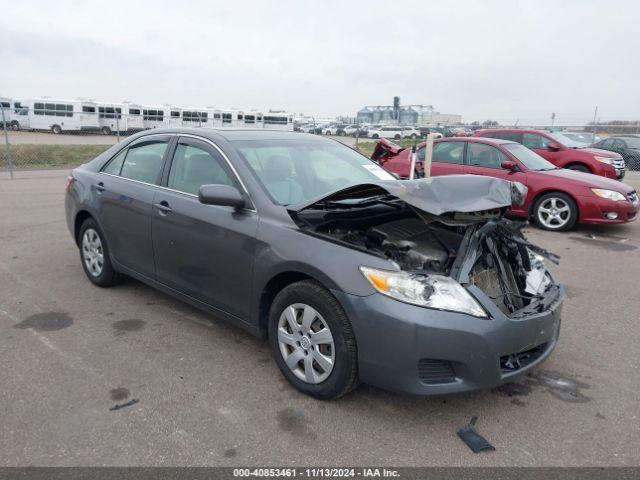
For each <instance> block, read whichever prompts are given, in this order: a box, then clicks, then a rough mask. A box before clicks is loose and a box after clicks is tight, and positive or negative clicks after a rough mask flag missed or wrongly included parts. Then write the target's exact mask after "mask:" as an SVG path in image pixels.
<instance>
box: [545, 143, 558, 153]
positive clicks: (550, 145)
mask: <svg viewBox="0 0 640 480" xmlns="http://www.w3.org/2000/svg"><path fill="white" fill-rule="evenodd" d="M547 150H551V151H552V152H557V151H558V150H560V145H558V144H557V143H555V142H551V143H548V144H547Z"/></svg>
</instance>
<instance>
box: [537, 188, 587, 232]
mask: <svg viewBox="0 0 640 480" xmlns="http://www.w3.org/2000/svg"><path fill="white" fill-rule="evenodd" d="M533 216H534V220H535V222H536V224H537V225H538V226H539V227H540V228H542V229H544V230H552V231H564V230H570V229H571V228H573V226H574V225H575V224H576V222H577V221H578V206H577V205H576V202H574V201H573V199H572V198H571V197H569V196H568V195H566V194H564V193H560V192H552V193H547V194H545V195H542V196H541V197H540V198H539V199H538V200H537V201H536V203H535V205H534V207H533Z"/></svg>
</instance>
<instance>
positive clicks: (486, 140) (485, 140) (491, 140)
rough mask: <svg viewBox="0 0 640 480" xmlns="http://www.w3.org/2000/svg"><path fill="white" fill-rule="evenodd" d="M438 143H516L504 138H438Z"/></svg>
mask: <svg viewBox="0 0 640 480" xmlns="http://www.w3.org/2000/svg"><path fill="white" fill-rule="evenodd" d="M435 141H436V142H438V143H441V142H450V141H454V142H475V143H488V144H492V145H504V144H508V143H516V144H518V142H514V141H513V140H504V139H502V138H492V137H446V138H438V139H436V140H435Z"/></svg>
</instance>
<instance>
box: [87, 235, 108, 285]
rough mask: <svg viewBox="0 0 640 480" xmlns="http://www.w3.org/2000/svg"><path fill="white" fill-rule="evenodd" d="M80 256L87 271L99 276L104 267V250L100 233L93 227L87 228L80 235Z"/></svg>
mask: <svg viewBox="0 0 640 480" xmlns="http://www.w3.org/2000/svg"><path fill="white" fill-rule="evenodd" d="M82 258H83V260H84V264H85V266H86V267H87V270H88V271H89V273H90V274H91V275H92V276H94V277H99V276H100V274H101V273H102V268H103V267H104V250H103V248H102V241H101V240H100V235H98V232H96V231H95V230H94V229H93V228H87V229H86V230H85V231H84V235H83V236H82Z"/></svg>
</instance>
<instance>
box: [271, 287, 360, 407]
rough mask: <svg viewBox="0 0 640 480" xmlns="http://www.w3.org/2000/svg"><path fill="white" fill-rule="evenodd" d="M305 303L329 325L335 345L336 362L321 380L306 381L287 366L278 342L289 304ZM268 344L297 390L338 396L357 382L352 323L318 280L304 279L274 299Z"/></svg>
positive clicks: (326, 398) (347, 391)
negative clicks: (280, 323) (318, 381)
mask: <svg viewBox="0 0 640 480" xmlns="http://www.w3.org/2000/svg"><path fill="white" fill-rule="evenodd" d="M296 303H303V304H306V305H309V306H311V307H313V308H314V309H315V310H316V311H317V312H318V313H319V314H320V315H322V317H323V319H324V321H325V323H326V324H327V326H328V328H329V330H330V331H331V335H332V336H333V342H334V343H333V344H334V348H335V361H334V365H333V369H332V370H331V373H330V374H329V376H328V377H327V378H326V379H325V380H324V381H322V382H321V383H317V384H312V383H307V382H305V381H303V380H301V379H300V378H298V377H297V376H296V375H295V374H294V373H293V372H292V371H291V370H290V369H289V367H288V366H287V364H286V362H285V360H284V358H283V356H282V354H281V352H280V347H279V344H278V333H277V331H278V321H279V319H280V316H281V315H282V313H283V312H284V310H285V309H286V308H287V307H289V306H290V305H293V304H296ZM269 343H270V344H271V348H272V351H273V355H274V356H275V359H276V363H277V364H278V367H279V368H280V371H281V372H282V374H283V375H284V377H285V378H286V379H287V380H288V381H289V383H291V384H292V385H293V386H294V387H295V388H296V389H298V390H299V391H301V392H302V393H305V394H307V395H310V396H312V397H315V398H318V399H322V400H329V399H335V398H339V397H341V396H343V395H345V394H347V393H349V392H350V391H351V390H353V389H354V388H355V387H356V386H357V385H358V355H357V347H356V339H355V335H354V333H353V327H352V326H351V322H350V321H349V319H348V318H347V315H346V313H345V312H344V310H343V309H342V307H341V306H340V304H339V303H338V301H337V300H336V298H335V297H334V296H333V295H331V293H330V292H329V291H328V290H326V289H325V288H324V287H322V286H321V285H319V284H318V283H317V282H315V281H312V280H304V281H300V282H296V283H293V284H291V285H289V286H287V287H285V288H284V289H283V290H282V291H281V292H280V293H278V295H277V296H276V298H275V299H274V301H273V303H272V305H271V309H270V311H269Z"/></svg>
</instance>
